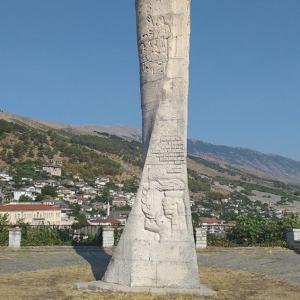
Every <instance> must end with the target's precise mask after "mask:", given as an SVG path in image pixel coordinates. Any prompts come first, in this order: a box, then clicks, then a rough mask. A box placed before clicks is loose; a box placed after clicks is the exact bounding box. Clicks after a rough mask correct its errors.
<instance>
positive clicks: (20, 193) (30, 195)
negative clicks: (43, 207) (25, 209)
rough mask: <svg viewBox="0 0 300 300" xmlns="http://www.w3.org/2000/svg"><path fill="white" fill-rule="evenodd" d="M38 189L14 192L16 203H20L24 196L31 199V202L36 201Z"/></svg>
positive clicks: (29, 188) (31, 188) (32, 188)
mask: <svg viewBox="0 0 300 300" xmlns="http://www.w3.org/2000/svg"><path fill="white" fill-rule="evenodd" d="M36 193H37V192H36V189H35V187H28V188H24V189H20V190H15V191H14V201H19V200H20V198H21V197H22V196H26V197H28V198H30V199H31V200H34V199H35V195H36Z"/></svg>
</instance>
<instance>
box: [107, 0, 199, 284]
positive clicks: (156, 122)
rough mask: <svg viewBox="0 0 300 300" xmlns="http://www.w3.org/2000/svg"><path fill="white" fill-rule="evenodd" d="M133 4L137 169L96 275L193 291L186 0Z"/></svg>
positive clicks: (111, 280) (196, 280)
mask: <svg viewBox="0 0 300 300" xmlns="http://www.w3.org/2000/svg"><path fill="white" fill-rule="evenodd" d="M136 10H137V28H138V48H139V58H140V74H141V94H142V112H143V143H144V168H143V174H142V179H141V183H140V188H139V191H138V194H137V199H136V201H135V204H134V207H133V209H132V212H131V214H130V216H129V220H128V223H127V225H126V228H125V230H124V233H123V235H122V237H121V241H120V243H119V245H118V249H117V250H116V252H115V254H114V256H113V258H112V260H111V263H110V265H109V267H108V269H107V272H106V274H105V276H104V278H103V281H105V282H108V283H117V284H120V283H122V284H128V285H130V286H132V287H138V286H143V287H144V286H150V287H173V288H191V289H197V288H199V286H200V283H199V277H198V266H197V258H196V252H195V246H194V240H193V234H192V222H191V212H190V202H189V194H188V184H187V167H186V144H187V98H188V64H189V36H190V0H164V1H160V0H138V1H136ZM121 265H122V266H123V267H122V268H121ZM123 269H124V270H126V271H124V272H123V271H122V270H123ZM116 270H118V271H116Z"/></svg>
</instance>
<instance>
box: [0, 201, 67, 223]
mask: <svg viewBox="0 0 300 300" xmlns="http://www.w3.org/2000/svg"><path fill="white" fill-rule="evenodd" d="M0 215H1V216H4V215H7V216H8V221H9V222H10V223H11V224H13V225H14V224H17V223H19V222H23V223H28V224H30V225H62V212H61V208H60V207H58V206H51V205H44V204H41V203H25V202H24V203H9V204H0Z"/></svg>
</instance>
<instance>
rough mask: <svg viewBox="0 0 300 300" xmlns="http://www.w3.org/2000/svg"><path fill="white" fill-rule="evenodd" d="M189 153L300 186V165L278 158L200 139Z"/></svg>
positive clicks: (132, 132) (90, 130) (121, 133)
mask: <svg viewBox="0 0 300 300" xmlns="http://www.w3.org/2000/svg"><path fill="white" fill-rule="evenodd" d="M0 119H5V120H9V121H13V122H21V123H24V124H26V125H28V126H35V127H37V128H38V129H42V130H49V129H55V130H60V131H62V132H68V133H72V134H75V135H84V134H89V135H98V136H101V135H102V134H105V135H113V136H118V137H121V138H123V139H127V140H129V141H131V140H132V141H138V142H140V141H141V130H140V129H138V128H130V127H127V126H125V125H65V124H59V123H55V122H46V121H38V120H32V119H30V118H26V117H22V116H18V115H15V114H10V113H4V112H0ZM188 153H189V154H190V155H192V156H196V157H200V158H203V159H205V160H209V161H212V162H216V163H218V164H220V165H221V166H225V167H226V166H228V165H229V166H232V167H234V168H236V169H239V170H241V171H244V172H248V173H250V174H253V175H254V176H257V177H261V178H267V179H271V180H278V181H283V182H286V183H291V184H297V185H300V161H297V160H294V159H291V158H287V157H284V156H282V155H278V154H265V153H263V152H260V151H257V150H254V149H249V148H244V147H231V146H226V145H214V144H212V143H208V142H203V141H201V140H197V139H188Z"/></svg>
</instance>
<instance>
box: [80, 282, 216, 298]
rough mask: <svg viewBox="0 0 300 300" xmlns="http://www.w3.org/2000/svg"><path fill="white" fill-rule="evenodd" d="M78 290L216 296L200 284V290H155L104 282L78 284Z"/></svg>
mask: <svg viewBox="0 0 300 300" xmlns="http://www.w3.org/2000/svg"><path fill="white" fill-rule="evenodd" d="M76 287H77V288H78V289H81V290H83V291H87V292H91V291H95V292H97V291H99V292H100V291H101V292H106V291H109V292H111V291H112V292H122V293H151V294H160V295H168V294H184V295H201V296H214V295H215V294H216V292H214V291H212V290H211V289H209V288H207V287H206V286H205V285H202V284H200V288H197V289H174V288H171V289H170V288H154V287H142V286H138V287H129V286H125V285H119V284H113V283H107V282H103V281H93V282H88V283H86V282H85V283H78V284H77V285H76Z"/></svg>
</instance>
